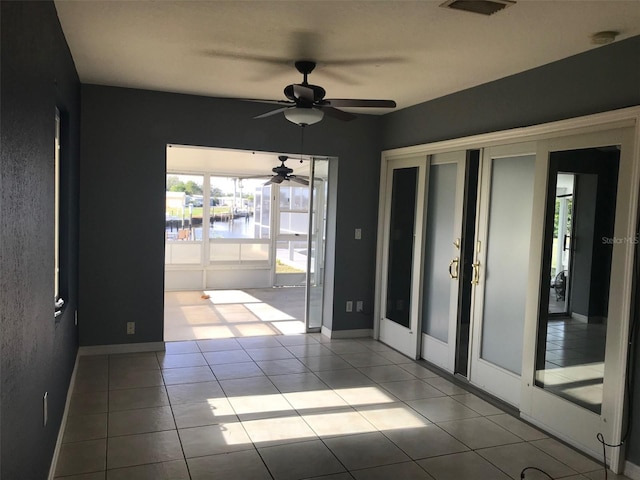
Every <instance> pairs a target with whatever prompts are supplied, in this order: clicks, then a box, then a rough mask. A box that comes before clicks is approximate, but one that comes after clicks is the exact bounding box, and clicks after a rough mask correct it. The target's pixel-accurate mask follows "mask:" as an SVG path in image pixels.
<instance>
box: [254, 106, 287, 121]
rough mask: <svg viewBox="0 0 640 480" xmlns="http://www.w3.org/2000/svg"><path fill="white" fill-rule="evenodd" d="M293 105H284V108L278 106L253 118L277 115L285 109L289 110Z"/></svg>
mask: <svg viewBox="0 0 640 480" xmlns="http://www.w3.org/2000/svg"><path fill="white" fill-rule="evenodd" d="M290 108H291V107H283V108H278V109H277V110H271V111H270V112H267V113H263V114H262V115H258V116H257V117H253V119H254V120H255V119H257V118H267V117H270V116H272V115H277V114H279V113H282V112H284V111H285V110H289V109H290Z"/></svg>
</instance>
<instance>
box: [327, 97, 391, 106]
mask: <svg viewBox="0 0 640 480" xmlns="http://www.w3.org/2000/svg"><path fill="white" fill-rule="evenodd" d="M323 104H326V105H329V106H331V107H374V108H395V107H396V102H394V101H393V100H365V99H357V98H327V99H325V100H324V102H323Z"/></svg>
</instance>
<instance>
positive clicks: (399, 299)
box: [380, 159, 426, 358]
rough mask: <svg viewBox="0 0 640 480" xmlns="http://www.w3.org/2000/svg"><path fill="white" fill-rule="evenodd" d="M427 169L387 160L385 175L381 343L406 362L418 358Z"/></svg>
mask: <svg viewBox="0 0 640 480" xmlns="http://www.w3.org/2000/svg"><path fill="white" fill-rule="evenodd" d="M425 170H426V165H425V161H424V159H415V160H392V161H389V163H388V171H387V173H386V179H387V191H388V192H391V195H389V196H388V197H387V202H386V205H385V218H387V219H388V220H387V222H388V223H387V224H386V225H385V238H384V243H385V247H384V251H385V260H384V262H383V265H384V270H385V271H384V273H383V279H384V284H383V296H384V298H383V301H382V305H381V311H382V316H383V318H382V319H381V321H380V340H381V341H383V342H385V343H387V344H389V345H390V346H392V347H393V348H395V349H397V350H399V351H401V352H402V353H404V354H405V355H408V356H410V357H411V358H416V356H417V354H418V342H419V341H420V335H419V331H418V325H419V318H418V317H419V315H418V305H419V295H420V291H419V285H420V282H419V274H420V265H419V262H420V252H419V249H420V248H421V247H422V235H423V230H422V216H423V214H422V211H423V208H422V207H423V200H422V199H423V198H424V184H425Z"/></svg>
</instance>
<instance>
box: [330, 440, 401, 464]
mask: <svg viewBox="0 0 640 480" xmlns="http://www.w3.org/2000/svg"><path fill="white" fill-rule="evenodd" d="M324 442H325V444H326V445H327V447H329V449H330V450H331V451H332V452H333V454H334V455H335V456H336V457H338V459H339V460H340V462H341V463H342V464H343V465H344V466H345V467H346V468H347V469H348V470H357V469H361V468H369V467H377V466H380V465H389V464H392V463H400V462H405V461H408V460H409V457H407V455H406V454H405V453H404V452H403V451H402V450H400V449H399V448H398V447H397V446H396V445H394V444H393V443H392V442H391V441H389V439H388V438H386V437H385V436H384V435H382V434H381V433H379V432H372V433H363V434H360V435H347V436H342V437H333V438H327V439H325V440H324Z"/></svg>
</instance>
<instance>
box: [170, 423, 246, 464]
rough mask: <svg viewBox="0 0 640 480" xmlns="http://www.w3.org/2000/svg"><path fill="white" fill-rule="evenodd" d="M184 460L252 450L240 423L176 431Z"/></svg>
mask: <svg viewBox="0 0 640 480" xmlns="http://www.w3.org/2000/svg"><path fill="white" fill-rule="evenodd" d="M178 432H179V433H180V440H181V442H182V448H183V449H184V455H185V457H186V458H193V457H203V456H205V455H217V454H219V453H229V452H237V451H239V450H253V449H254V447H253V444H252V443H251V440H250V439H249V436H248V435H247V433H246V432H245V430H244V428H243V426H242V424H241V423H221V424H218V425H208V426H205V427H194V428H184V429H180V430H178Z"/></svg>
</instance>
